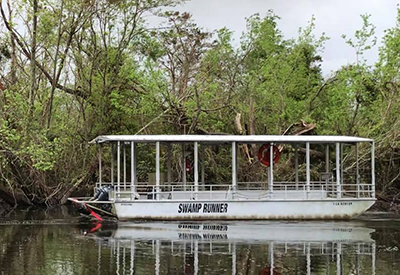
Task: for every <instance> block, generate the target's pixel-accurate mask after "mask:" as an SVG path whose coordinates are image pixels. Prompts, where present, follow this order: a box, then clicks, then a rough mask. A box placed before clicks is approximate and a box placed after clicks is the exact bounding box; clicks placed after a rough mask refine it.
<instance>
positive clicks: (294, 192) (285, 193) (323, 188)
mask: <svg viewBox="0 0 400 275" xmlns="http://www.w3.org/2000/svg"><path fill="white" fill-rule="evenodd" d="M101 185H102V186H104V185H107V183H102V184H101ZM109 186H110V187H111V194H110V198H112V199H114V200H121V199H122V200H246V199H247V200H249V199H283V200H289V199H305V200H306V199H314V200H315V199H329V198H371V197H373V188H372V185H371V184H363V183H360V184H358V185H354V184H342V185H341V188H340V190H338V186H337V185H336V183H331V182H330V183H326V182H325V181H314V182H311V183H310V185H309V186H307V185H306V183H305V182H298V183H293V182H275V183H274V186H273V189H272V190H269V189H268V185H267V184H266V183H264V182H252V183H251V182H250V183H246V184H238V186H237V188H235V189H234V188H232V185H230V184H203V185H197V186H196V185H194V184H193V183H191V182H187V183H186V184H185V185H182V183H179V182H175V183H173V184H161V185H159V186H158V187H157V186H156V185H154V184H151V183H139V184H136V185H134V186H131V185H129V184H120V185H116V184H111V183H109ZM132 187H133V188H132Z"/></svg>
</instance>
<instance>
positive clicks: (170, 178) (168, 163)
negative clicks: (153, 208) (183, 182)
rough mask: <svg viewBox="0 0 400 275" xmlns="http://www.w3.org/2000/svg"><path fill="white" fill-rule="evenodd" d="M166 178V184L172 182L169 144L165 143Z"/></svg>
mask: <svg viewBox="0 0 400 275" xmlns="http://www.w3.org/2000/svg"><path fill="white" fill-rule="evenodd" d="M167 180H168V184H171V182H172V170H171V144H170V143H168V144H167Z"/></svg>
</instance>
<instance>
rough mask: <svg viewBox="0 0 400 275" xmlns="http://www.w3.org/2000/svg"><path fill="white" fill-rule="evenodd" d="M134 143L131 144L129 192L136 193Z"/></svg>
mask: <svg viewBox="0 0 400 275" xmlns="http://www.w3.org/2000/svg"><path fill="white" fill-rule="evenodd" d="M135 145H136V144H135V143H134V142H131V192H136V152H135V147H136V146H135Z"/></svg>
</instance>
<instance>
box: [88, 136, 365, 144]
mask: <svg viewBox="0 0 400 275" xmlns="http://www.w3.org/2000/svg"><path fill="white" fill-rule="evenodd" d="M116 141H121V142H130V141H133V142H156V141H160V142H173V143H178V142H195V141H197V142H200V143H226V142H233V141H236V142H238V143H268V142H273V143H305V142H310V143H336V142H339V143H357V142H373V140H372V139H369V138H360V137H349V136H305V135H304V136H303V135H301V136H278V135H271V136H269V135H268V136H267V135H247V136H245V135H110V136H98V137H96V138H95V139H94V140H92V141H91V142H90V143H106V142H116Z"/></svg>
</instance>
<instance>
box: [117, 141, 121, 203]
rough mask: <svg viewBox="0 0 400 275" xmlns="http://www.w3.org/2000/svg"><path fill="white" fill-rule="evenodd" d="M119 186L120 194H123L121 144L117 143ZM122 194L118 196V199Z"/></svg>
mask: <svg viewBox="0 0 400 275" xmlns="http://www.w3.org/2000/svg"><path fill="white" fill-rule="evenodd" d="M117 185H118V193H119V192H121V142H120V141H118V143H117ZM120 195H121V194H118V198H119V197H120Z"/></svg>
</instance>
